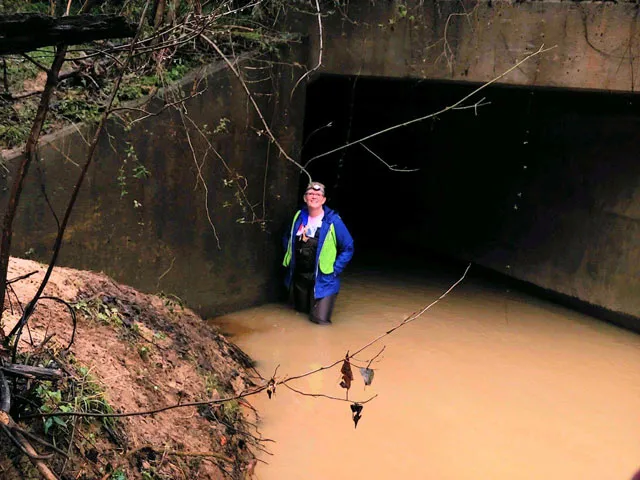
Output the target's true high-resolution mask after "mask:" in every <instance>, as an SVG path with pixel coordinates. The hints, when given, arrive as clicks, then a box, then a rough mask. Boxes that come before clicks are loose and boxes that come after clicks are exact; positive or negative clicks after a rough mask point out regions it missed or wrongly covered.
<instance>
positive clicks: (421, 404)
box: [214, 271, 640, 480]
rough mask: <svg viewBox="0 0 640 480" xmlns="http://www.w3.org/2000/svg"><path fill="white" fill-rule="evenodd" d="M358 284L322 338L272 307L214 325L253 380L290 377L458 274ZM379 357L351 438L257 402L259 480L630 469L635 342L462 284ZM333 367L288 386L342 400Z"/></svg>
mask: <svg viewBox="0 0 640 480" xmlns="http://www.w3.org/2000/svg"><path fill="white" fill-rule="evenodd" d="M460 274H461V272H457V273H456V274H454V275H451V276H449V277H448V276H446V275H444V276H442V275H441V276H440V277H439V278H425V277H419V276H416V275H413V276H412V275H408V274H406V273H404V274H401V273H398V272H396V273H389V272H387V273H384V272H379V271H378V272H375V271H359V272H356V273H352V274H351V275H349V276H347V278H346V279H345V282H344V287H343V290H342V292H341V294H340V296H339V298H338V302H337V304H336V310H335V313H334V325H333V326H331V327H320V326H317V325H314V324H311V323H310V322H308V321H307V320H306V317H305V316H303V315H301V314H298V313H295V312H293V311H292V310H291V309H290V308H288V307H287V306H285V305H277V304H272V305H266V306H263V307H260V308H254V309H251V310H246V311H242V312H238V313H235V314H232V315H227V316H224V317H219V318H217V319H215V320H214V323H217V324H219V325H221V326H222V329H223V331H226V332H228V333H230V334H231V335H232V339H233V340H234V341H235V342H236V343H237V344H238V345H239V346H240V347H241V348H243V349H244V350H245V351H246V352H247V353H248V354H249V355H250V356H251V357H253V358H254V359H255V360H256V361H257V362H258V369H259V370H260V371H261V372H262V374H263V376H265V377H267V378H268V377H270V376H271V375H272V374H273V372H274V370H275V369H276V367H278V376H280V377H281V376H284V375H287V376H293V375H296V374H299V373H303V372H306V371H308V370H310V369H314V368H317V367H320V366H321V365H325V364H328V363H331V362H333V361H335V360H338V359H340V358H342V357H344V354H345V352H346V351H347V350H350V351H355V350H356V349H357V348H359V347H360V346H362V345H364V344H365V343H367V342H368V341H370V340H371V339H373V338H374V337H376V336H378V335H379V334H380V333H382V332H384V331H386V330H388V329H389V328H390V327H392V326H395V325H396V324H398V323H399V322H401V321H402V320H403V319H404V318H405V317H406V316H408V315H409V314H411V313H412V312H414V311H416V310H418V309H420V308H422V307H423V306H425V305H426V304H428V303H430V302H431V301H433V300H434V299H435V298H437V297H438V296H439V295H440V294H441V293H442V292H443V291H445V290H446V289H447V287H448V286H449V285H450V284H452V283H453V282H454V281H455V280H456V276H455V275H458V276H459V275H460ZM383 346H386V348H385V350H384V352H383V354H382V355H381V356H380V357H379V358H378V359H376V361H375V362H374V364H373V368H374V369H375V379H374V381H373V383H372V385H371V386H368V387H365V386H364V384H363V381H362V378H360V375H359V372H358V371H357V370H356V369H354V375H355V377H356V378H355V380H354V384H353V386H352V389H351V391H350V398H351V399H353V400H362V399H366V398H369V397H371V396H373V395H375V394H377V395H378V396H377V398H375V399H374V400H373V401H371V402H370V403H368V404H367V405H365V406H364V410H363V412H362V419H361V420H360V422H359V424H358V427H357V428H354V424H353V421H352V419H351V415H352V413H351V410H350V407H349V404H348V403H345V402H338V401H333V400H328V399H323V398H312V397H305V396H301V395H299V394H296V393H293V392H291V391H289V390H287V389H286V388H284V387H280V388H279V389H278V391H277V393H276V395H275V397H274V398H273V399H271V400H268V399H267V396H266V395H264V396H261V397H260V398H254V400H253V401H252V403H253V405H254V406H256V407H257V408H258V410H259V411H260V413H261V415H262V424H261V431H262V433H263V435H264V436H265V437H268V438H271V439H273V440H275V441H276V443H274V444H269V445H268V448H269V450H270V451H271V453H273V456H264V457H263V459H264V460H265V461H266V462H268V465H264V464H259V465H258V468H257V469H256V478H258V479H260V480H270V479H277V480H283V479H306V480H315V479H317V480H327V479H396V478H404V479H435V480H446V479H452V480H453V479H456V480H457V479H461V480H462V479H464V480H468V479H472V478H473V479H492V480H502V479H508V480H514V479H517V480H527V479H531V480H534V479H535V480H540V479H562V480H566V479H580V480H589V479H593V480H603V479H611V480H614V479H621V480H628V479H630V478H631V477H632V476H633V474H634V472H635V471H636V470H637V469H638V468H639V467H640V416H639V412H640V368H639V367H640V336H638V335H635V334H632V333H629V332H626V331H623V330H620V329H618V328H616V327H613V326H610V325H607V324H604V323H601V322H599V321H597V320H594V319H592V318H590V317H587V316H584V315H581V314H578V313H575V312H572V311H570V310H567V309H565V308H563V307H560V306H557V305H553V304H550V303H546V302H544V301H541V300H538V299H535V298H533V297H529V296H527V295H525V294H522V293H518V292H513V291H511V292H509V291H507V290H505V289H504V288H501V287H498V286H496V285H492V284H490V283H488V282H485V281H482V280H479V279H473V278H469V279H468V280H466V281H465V282H464V283H463V284H462V285H460V286H459V287H458V288H457V289H456V290H454V291H453V292H452V293H451V294H450V295H449V296H448V297H446V298H445V299H444V300H443V301H441V302H440V303H438V304H437V305H436V306H435V307H433V308H432V309H431V310H429V311H428V312H427V313H426V314H425V315H424V316H423V317H421V318H420V319H418V320H416V321H414V322H412V323H410V324H407V325H406V326H403V327H402V328H400V329H399V330H397V331H396V332H394V333H393V334H392V335H389V336H387V337H385V338H384V340H383V341H381V342H379V343H378V344H376V345H375V346H373V347H371V348H370V349H368V350H366V351H365V352H363V353H362V354H361V355H360V356H359V358H360V360H361V362H359V364H363V363H366V360H367V359H369V358H371V357H373V356H374V355H375V354H376V353H378V352H379V351H380V349H381V348H382V347H383ZM339 377H340V373H339V366H338V367H336V368H334V369H332V370H329V371H326V372H322V373H321V374H317V375H314V376H311V377H307V378H304V379H301V380H298V381H296V382H295V384H294V385H293V386H295V387H296V388H298V389H300V390H304V391H305V392H309V393H324V394H327V395H333V396H344V390H343V389H341V388H340V387H339V385H338V384H339V381H340V378H339Z"/></svg>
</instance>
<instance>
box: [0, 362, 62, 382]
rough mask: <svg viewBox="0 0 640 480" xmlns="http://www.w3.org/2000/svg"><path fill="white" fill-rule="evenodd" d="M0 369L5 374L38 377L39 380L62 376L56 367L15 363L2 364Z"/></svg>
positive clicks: (58, 378) (59, 378) (60, 377)
mask: <svg viewBox="0 0 640 480" xmlns="http://www.w3.org/2000/svg"><path fill="white" fill-rule="evenodd" d="M0 369H1V370H2V371H3V372H4V373H6V374H7V375H14V376H18V377H27V378H39V379H40V380H61V379H62V376H63V373H62V370H59V369H56V368H45V367H32V366H30V365H20V364H17V363H12V364H7V365H2V366H0Z"/></svg>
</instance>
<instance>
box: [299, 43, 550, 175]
mask: <svg viewBox="0 0 640 480" xmlns="http://www.w3.org/2000/svg"><path fill="white" fill-rule="evenodd" d="M554 48H556V47H555V46H553V47H549V48H544V45H542V46H540V48H538V50H536V51H535V52H533V53H531V54H529V55H527V56H526V57H525V58H523V59H522V60H520V61H519V62H517V63H516V64H515V65H514V66H513V67H511V68H509V69H508V70H505V71H504V72H502V73H501V74H500V75H498V76H497V77H495V78H493V79H492V80H489V81H488V82H487V83H483V84H482V85H481V86H479V87H478V88H476V89H475V90H473V91H472V92H471V93H469V94H468V95H465V96H464V97H463V98H461V99H460V100H458V101H457V102H455V103H454V104H452V105H449V106H447V107H445V108H443V109H441V110H438V111H437V112H434V113H430V114H429V115H424V116H422V117H418V118H414V119H413V120H409V121H408V122H403V123H399V124H396V125H393V126H391V127H388V128H385V129H383V130H379V131H377V132H375V133H372V134H370V135H367V136H365V137H362V138H360V139H359V140H354V141H353V142H349V143H346V144H344V145H342V146H341V147H337V148H334V149H332V150H329V151H328V152H325V153H321V154H319V155H316V156H315V157H311V158H310V159H309V160H308V161H307V163H305V164H304V166H305V168H306V167H308V166H309V164H310V163H311V162H313V161H314V160H317V159H319V158H322V157H326V156H327V155H331V154H332V153H335V152H339V151H341V150H344V149H345V148H349V147H351V146H353V145H357V144H359V143H362V142H366V141H367V140H370V139H372V138H374V137H377V136H379V135H382V134H384V133H388V132H391V131H393V130H397V129H398V128H402V127H406V126H407V125H411V124H414V123H418V122H422V121H424V120H427V119H429V118H434V117H437V116H438V115H442V114H443V113H445V112H448V111H449V110H453V109H454V108H456V107H459V106H460V105H462V104H463V103H464V102H466V101H467V100H469V99H470V98H471V97H473V96H474V95H476V94H477V93H478V92H480V91H482V90H484V89H485V88H487V87H488V86H489V85H492V84H494V83H496V82H497V81H498V80H500V79H501V78H503V77H504V76H506V75H508V74H509V73H511V72H512V71H513V70H515V69H516V68H518V67H520V65H522V64H523V63H525V62H527V61H529V60H531V59H532V58H533V57H536V56H538V55H540V54H542V53H546V52H548V51H550V50H552V49H554Z"/></svg>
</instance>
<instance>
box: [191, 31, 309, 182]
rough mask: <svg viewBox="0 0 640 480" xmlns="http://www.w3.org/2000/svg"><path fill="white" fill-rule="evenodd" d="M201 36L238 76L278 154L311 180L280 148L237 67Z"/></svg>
mask: <svg viewBox="0 0 640 480" xmlns="http://www.w3.org/2000/svg"><path fill="white" fill-rule="evenodd" d="M201 38H202V39H203V40H204V41H205V42H207V43H208V44H209V45H211V47H212V48H213V49H214V50H215V51H216V52H217V53H218V55H220V57H221V58H222V59H223V60H224V62H225V63H226V64H227V66H228V67H229V69H230V70H231V71H232V72H233V74H234V75H235V76H236V77H237V78H238V80H239V81H240V84H241V85H242V88H244V90H245V92H246V94H247V96H248V98H249V101H250V102H251V105H253V108H254V110H255V111H256V113H257V114H258V117H260V120H261V122H262V125H263V126H264V128H265V131H266V132H267V135H269V139H270V140H271V142H273V144H274V145H275V146H276V147H278V150H279V151H280V154H281V155H282V156H283V157H284V158H286V159H287V160H288V161H289V162H291V163H293V164H294V165H295V166H296V167H298V169H299V170H300V171H301V172H303V173H304V174H305V175H306V176H307V177H309V182H311V181H312V178H311V175H310V174H309V172H308V171H307V170H306V169H305V167H303V166H302V165H301V164H300V163H298V162H296V161H295V160H294V159H293V158H291V156H289V154H288V153H287V152H286V151H285V150H284V148H282V145H280V142H278V140H277V139H276V137H275V135H274V134H273V132H271V129H270V128H269V125H268V124H267V121H266V120H265V118H264V116H263V115H262V111H261V110H260V107H258V104H257V103H256V100H255V99H254V98H253V94H252V93H251V91H250V90H249V87H247V84H246V83H245V81H244V79H243V78H242V76H241V75H240V72H239V71H238V70H237V68H236V67H235V66H234V65H233V63H232V62H231V61H230V60H229V59H228V58H227V56H226V55H225V54H224V53H223V52H222V50H220V48H219V47H218V45H216V44H215V43H214V42H213V41H212V40H211V39H209V38H207V37H201Z"/></svg>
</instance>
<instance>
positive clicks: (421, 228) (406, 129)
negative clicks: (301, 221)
mask: <svg viewBox="0 0 640 480" xmlns="http://www.w3.org/2000/svg"><path fill="white" fill-rule="evenodd" d="M478 87H479V85H474V84H461V83H444V82H433V81H416V80H404V79H381V78H364V77H347V76H328V75H325V76H321V77H319V78H318V79H317V80H316V81H314V82H313V83H311V84H310V85H309V86H308V89H307V101H306V117H305V124H304V132H305V133H304V138H305V140H304V144H303V151H302V161H303V164H306V163H307V162H310V163H308V169H309V171H310V173H311V175H312V177H313V178H314V180H317V181H320V182H323V183H325V184H326V186H327V197H328V198H327V205H329V206H330V207H331V208H333V209H335V210H337V211H338V212H339V213H340V215H341V216H342V218H343V219H344V221H345V223H347V225H348V227H349V229H350V230H351V232H352V234H353V236H354V238H355V240H356V245H357V254H359V255H362V254H363V253H365V252H370V253H372V254H374V256H375V254H377V253H380V252H386V253H390V252H391V253H392V254H395V253H397V254H402V253H408V254H409V253H412V252H420V254H421V255H427V254H429V255H435V256H445V257H451V258H458V259H460V260H469V259H473V258H477V257H481V256H487V255H492V254H493V253H492V252H496V251H497V252H500V251H504V252H509V251H513V250H520V251H522V250H528V251H531V252H534V251H536V249H538V248H539V246H540V245H539V244H540V242H542V241H544V242H547V243H548V242H549V238H550V237H553V236H554V231H555V230H556V229H557V228H558V225H559V222H562V216H563V215H564V214H565V213H566V212H567V211H570V210H571V209H574V210H575V209H579V210H581V211H582V210H584V211H589V209H591V208H594V204H595V202H597V199H596V198H595V197H594V194H593V192H594V191H597V189H598V188H600V187H599V186H598V182H602V181H607V182H611V181H614V183H615V180H616V178H618V179H619V178H620V177H621V176H623V175H624V170H625V169H624V168H623V167H622V166H621V165H620V164H621V163H622V164H623V163H625V162H629V161H635V160H629V158H632V159H633V158H635V152H636V151H637V150H636V147H637V146H638V139H639V136H638V134H637V133H635V132H637V131H638V130H637V129H638V126H639V123H638V122H639V119H640V115H639V114H638V113H639V112H638V109H637V107H636V105H635V102H634V100H633V96H632V95H627V94H614V93H607V92H588V91H567V90H553V89H532V88H522V87H510V86H489V87H487V88H484V89H483V90H482V91H480V92H478V93H477V94H475V95H474V96H473V97H472V98H471V99H469V100H468V101H466V102H464V103H463V104H462V105H460V107H463V106H464V107H466V108H456V109H452V110H449V111H446V112H444V113H441V114H438V115H436V116H433V117H432V118H427V119H424V120H421V121H415V122H412V123H409V124H407V125H404V126H403V125H402V124H404V123H407V122H410V121H411V120H414V119H417V118H421V117H425V116H427V115H429V114H433V113H435V112H439V111H441V110H442V109H444V108H446V107H447V106H451V105H454V104H456V102H459V101H460V100H461V99H463V98H464V97H465V96H466V95H469V94H470V93H471V92H472V91H473V90H474V89H477V88H478ZM396 126H397V128H394V129H393V130H391V131H388V132H386V133H382V134H380V135H377V136H374V137H373V138H371V139H369V140H366V141H364V142H362V143H360V144H357V145H353V146H351V147H349V148H346V149H342V150H339V151H336V152H334V153H331V154H329V155H325V156H322V157H320V158H314V157H316V156H317V155H321V154H323V153H325V152H328V151H331V150H333V149H336V148H339V147H341V146H343V145H344V144H345V143H347V142H353V141H356V140H359V139H362V138H363V137H367V136H369V135H372V134H374V133H376V132H379V131H381V130H384V129H389V128H392V127H396ZM384 162H386V164H387V165H385V163H384ZM389 166H393V168H390V167H389ZM413 169H417V171H412V172H405V171H397V170H413ZM304 184H306V180H304V179H303V181H301V185H300V197H301V196H302V190H303V187H304ZM533 224H535V225H536V227H535V228H532V225H533ZM566 240H567V239H566V237H565V238H562V236H558V238H557V239H554V240H553V241H557V242H564V241H566ZM543 254H544V253H541V252H538V253H537V255H543ZM505 255H506V254H505Z"/></svg>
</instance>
